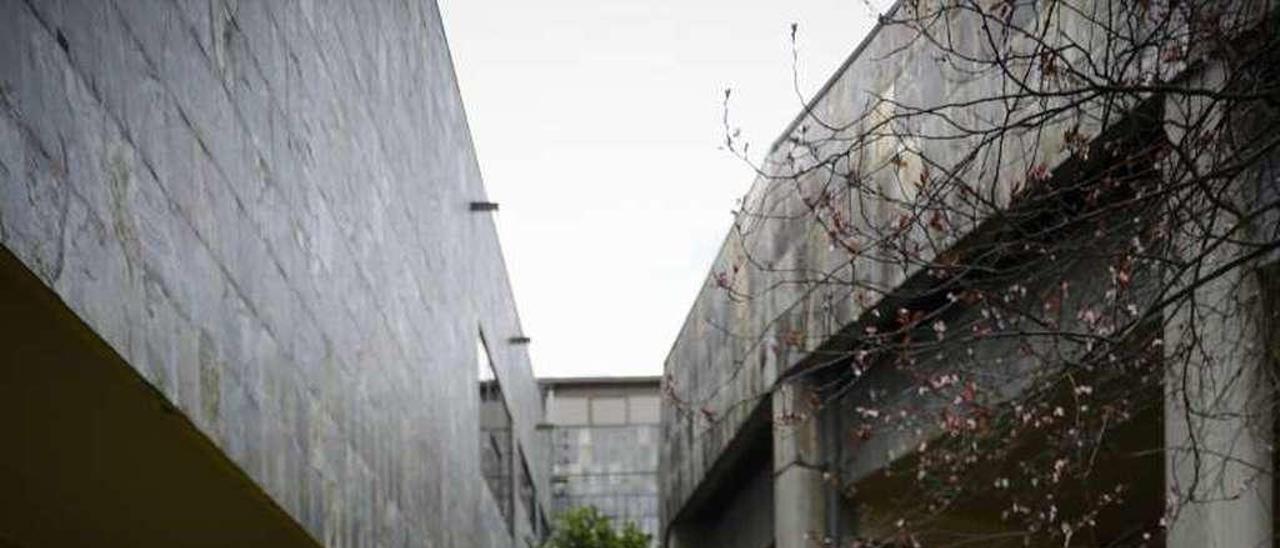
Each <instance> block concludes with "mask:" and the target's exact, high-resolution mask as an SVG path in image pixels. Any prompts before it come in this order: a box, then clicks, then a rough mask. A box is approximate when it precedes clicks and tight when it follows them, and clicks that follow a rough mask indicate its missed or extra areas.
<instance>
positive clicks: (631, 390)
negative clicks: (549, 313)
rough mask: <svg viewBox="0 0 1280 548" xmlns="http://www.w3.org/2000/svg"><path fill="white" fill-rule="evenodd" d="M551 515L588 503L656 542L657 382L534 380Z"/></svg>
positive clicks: (633, 379)
mask: <svg viewBox="0 0 1280 548" xmlns="http://www.w3.org/2000/svg"><path fill="white" fill-rule="evenodd" d="M539 384H540V385H541V388H542V394H543V401H544V402H545V405H546V410H547V423H548V424H547V428H548V432H547V435H548V436H549V437H550V443H551V460H552V469H551V508H552V511H553V514H554V513H560V512H564V511H566V510H569V509H572V508H577V507H583V506H594V507H595V508H597V509H598V510H599V511H600V513H601V514H604V515H605V516H608V517H609V518H610V519H612V520H613V522H614V524H615V526H620V525H622V524H625V523H633V524H635V525H636V526H637V527H639V528H640V530H641V531H643V532H644V533H646V534H648V535H650V536H651V537H652V538H653V539H654V542H655V543H656V542H657V541H658V533H659V523H658V435H659V426H658V418H659V417H658V410H659V393H658V388H659V379H658V378H657V377H604V378H553V379H541V380H540V381H539Z"/></svg>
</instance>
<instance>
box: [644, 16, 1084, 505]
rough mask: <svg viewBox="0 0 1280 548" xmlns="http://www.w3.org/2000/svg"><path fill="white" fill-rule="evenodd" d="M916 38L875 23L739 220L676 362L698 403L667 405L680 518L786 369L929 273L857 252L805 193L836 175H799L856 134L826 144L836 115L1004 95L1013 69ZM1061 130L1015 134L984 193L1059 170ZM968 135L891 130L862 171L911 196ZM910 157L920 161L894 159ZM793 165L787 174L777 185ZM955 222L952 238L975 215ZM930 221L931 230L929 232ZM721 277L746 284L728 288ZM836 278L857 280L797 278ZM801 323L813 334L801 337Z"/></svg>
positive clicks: (961, 32) (973, 36)
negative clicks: (955, 58)
mask: <svg viewBox="0 0 1280 548" xmlns="http://www.w3.org/2000/svg"><path fill="white" fill-rule="evenodd" d="M950 24H951V28H952V29H953V30H954V31H955V32H956V35H955V39H956V40H957V45H956V47H957V48H959V49H960V50H961V51H964V50H966V49H969V48H977V47H980V44H981V37H980V32H981V31H980V28H979V27H978V26H976V25H969V26H966V22H965V21H955V22H952V23H950ZM913 37H914V35H913V32H912V31H911V30H910V29H909V28H907V27H905V26H881V27H877V29H875V30H873V31H872V33H871V34H870V35H869V36H868V37H867V38H866V39H865V40H864V42H863V44H862V45H861V46H859V48H858V49H857V50H856V51H855V52H854V53H853V54H852V55H851V56H850V58H849V60H848V61H847V62H846V64H845V66H843V67H842V68H841V69H840V70H839V71H838V72H837V73H836V74H835V75H834V76H833V77H832V79H831V80H830V81H829V82H828V84H827V86H826V87H825V88H824V89H823V90H822V91H820V92H819V94H818V96H817V97H815V98H814V99H813V100H812V101H811V102H810V105H809V107H808V110H807V111H806V112H805V113H803V114H802V115H801V116H800V117H798V118H797V119H796V121H795V122H794V123H793V125H792V126H791V127H789V128H787V130H786V131H785V132H784V133H783V137H782V138H780V139H779V140H778V142H777V143H775V145H774V148H773V149H772V150H771V152H770V154H769V156H768V158H767V160H766V162H765V165H764V167H763V169H764V170H765V171H766V172H768V173H769V174H770V177H759V178H757V180H756V181H755V183H754V185H753V187H752V189H751V191H750V192H749V193H748V195H747V197H746V199H745V205H744V211H745V213H743V214H740V215H739V216H738V218H737V219H736V220H735V225H734V228H733V229H732V230H731V232H730V234H729V236H728V238H727V239H726V241H725V243H724V244H723V246H722V247H721V249H720V251H719V254H718V256H717V257H716V260H715V263H714V265H713V266H712V275H711V276H710V277H709V280H708V282H707V284H706V285H705V286H704V287H703V289H702V291H701V292H700V293H699V295H698V297H697V299H696V300H695V302H694V304H693V307H692V310H691V311H690V312H689V315H688V317H687V319H686V320H685V324H684V326H683V328H682V329H681V331H680V333H679V335H678V337H677V339H676V341H675V344H674V346H673V347H672V349H671V352H670V354H669V355H668V357H667V360H666V363H665V371H666V373H667V375H668V376H669V379H670V386H671V389H672V390H673V391H674V393H675V395H676V396H677V397H678V398H679V400H680V401H681V402H683V403H685V404H686V405H684V406H667V407H666V408H665V409H664V415H663V425H664V445H663V450H662V454H661V457H662V467H663V469H664V475H665V477H664V479H663V485H662V487H663V511H664V512H665V514H664V516H665V517H664V520H665V521H666V522H667V523H670V521H671V520H672V519H676V517H677V515H678V514H679V513H680V512H681V511H682V509H683V508H684V506H685V503H686V502H687V501H688V500H689V499H690V498H691V497H692V496H693V495H694V492H695V490H697V489H699V486H700V484H701V482H702V479H703V478H704V477H705V475H706V474H707V471H708V470H709V469H710V468H711V467H712V466H713V465H714V464H715V461H716V460H717V459H718V458H719V456H720V455H721V453H722V452H723V450H724V448H725V447H726V445H727V444H729V443H730V441H731V440H732V439H733V438H734V437H735V436H736V435H737V434H738V432H739V431H740V429H741V428H742V427H743V425H744V424H745V422H746V420H747V419H748V417H750V416H751V415H752V413H753V412H754V410H756V409H757V408H758V407H759V406H760V405H761V404H762V402H763V401H764V398H767V397H768V395H769V393H770V391H771V390H773V388H774V386H775V383H776V381H777V380H778V379H779V378H780V377H781V376H783V375H785V374H787V373H788V372H789V371H792V370H793V369H794V368H796V366H797V365H800V364H802V363H805V360H806V359H813V354H812V352H813V351H814V350H815V349H818V348H819V347H820V346H821V345H822V344H824V343H826V342H827V341H828V340H829V339H830V338H831V337H832V335H835V334H837V333H839V332H840V331H841V330H842V329H845V328H846V327H847V326H849V325H851V324H852V323H853V322H854V321H855V320H857V319H858V318H859V317H860V316H861V315H862V314H863V313H864V312H866V311H867V310H869V309H870V308H871V307H875V306H876V305H877V304H878V303H879V300H880V295H883V294H890V293H892V292H893V291H894V290H895V289H896V288H898V287H899V286H900V285H901V284H902V283H903V282H904V281H905V280H907V279H908V278H910V277H911V276H912V275H913V274H915V273H916V272H915V270H909V269H904V268H901V267H896V266H893V265H891V264H889V262H887V261H876V260H873V259H871V258H868V257H859V258H857V259H856V260H855V261H852V263H851V262H850V260H849V256H848V255H847V254H846V253H845V252H844V251H842V250H839V249H838V248H836V247H835V246H833V245H832V242H831V240H830V239H829V238H828V236H827V234H826V231H825V230H823V228H822V227H821V226H820V225H819V224H818V223H815V222H813V221H812V217H811V216H810V215H808V214H807V209H808V206H806V205H805V203H804V198H805V193H806V192H808V191H812V190H814V189H817V188H818V187H819V186H821V185H822V184H824V178H823V177H822V175H823V174H822V173H821V172H818V173H813V174H810V175H804V176H799V177H794V179H793V174H796V173H801V172H803V171H805V170H806V169H808V168H810V167H812V159H813V158H815V157H818V158H824V157H827V156H826V155H828V154H831V153H832V151H833V150H834V149H835V148H836V147H840V146H844V145H843V143H847V141H839V140H837V141H834V142H833V141H827V142H824V141H823V139H824V136H829V135H831V132H830V131H828V130H826V129H824V125H825V126H832V127H842V128H846V129H845V130H844V131H843V133H841V135H844V136H845V137H848V136H850V135H858V134H859V132H861V131H867V130H870V129H871V128H873V127H876V124H879V123H881V122H883V120H885V118H886V117H887V116H889V115H890V113H892V112H893V108H894V107H892V106H889V104H888V103H883V102H879V101H878V98H884V99H888V100H891V101H896V102H898V103H901V104H903V105H936V104H943V103H947V102H954V103H964V102H972V101H976V100H978V99H980V98H984V97H991V96H996V95H999V94H1000V93H1001V86H1002V85H1004V83H1002V82H1001V81H1000V80H999V79H994V78H973V77H971V76H968V75H966V74H964V73H963V71H961V70H959V68H958V67H957V66H947V65H940V64H939V63H938V62H937V60H936V56H935V55H934V54H935V53H936V52H934V51H933V50H932V46H930V45H929V44H928V43H927V41H924V40H913ZM995 108H996V106H995V105H990V104H987V105H983V106H979V107H974V108H969V109H959V110H957V111H955V112H952V113H951V114H952V115H953V116H954V117H956V119H957V120H958V121H959V122H960V123H970V124H971V125H973V126H974V127H984V125H989V124H990V123H991V122H990V120H997V119H1000V117H999V116H994V115H993V114H994V113H995V110H993V109H995ZM818 120H821V123H819V122H818ZM946 130H947V128H946V124H945V123H944V122H943V121H942V120H940V119H923V120H921V121H920V127H918V128H915V131H916V132H917V133H919V134H935V135H936V134H945V133H946ZM1061 133H1062V132H1061V131H1054V130H1053V129H1052V128H1045V129H1044V131H1043V132H1037V134H1036V135H1030V134H1024V133H1022V132H1016V131H1015V132H1011V133H1010V134H1009V135H1008V137H1009V138H1008V140H1007V142H1006V144H1005V150H1004V152H1005V154H1004V156H1003V158H1005V159H1004V163H1003V164H1000V165H999V169H998V171H999V173H1001V174H1005V175H1007V176H1005V175H1002V176H999V177H994V179H995V181H996V182H995V184H994V185H993V186H992V187H991V188H984V189H982V192H986V193H987V194H988V195H989V196H990V197H991V198H992V201H993V202H994V203H1007V202H1008V200H1009V198H1010V195H1011V192H1012V188H1013V185H1014V182H1015V178H1016V177H1015V176H1014V174H1017V175H1021V174H1025V173H1026V171H1027V169H1028V168H1030V167H1031V166H1033V165H1035V164H1036V163H1044V164H1047V165H1048V166H1050V167H1051V168H1052V167H1054V166H1057V165H1058V164H1060V163H1061V162H1062V161H1064V160H1065V159H1066V158H1067V157H1068V156H1069V151H1067V150H1066V149H1065V147H1063V146H1062V145H1063V143H1062V135H1061ZM964 146H965V143H964V142H963V141H961V140H954V141H947V140H932V141H931V140H923V141H921V142H905V141H904V140H902V139H896V138H892V137H887V136H886V137H881V138H878V139H875V140H874V142H873V143H871V144H869V145H868V146H866V147H865V148H864V149H863V150H862V157H860V158H857V162H858V166H859V167H857V168H856V170H857V171H859V172H861V173H865V174H866V177H867V181H868V182H869V183H870V184H874V185H877V186H878V187H879V188H881V189H882V191H883V192H884V193H885V194H886V195H889V196H894V197H896V198H897V199H898V200H900V201H902V202H904V203H910V202H911V201H912V199H913V197H914V196H915V193H916V192H918V189H917V188H916V187H915V185H914V183H913V182H914V181H917V180H919V178H920V172H921V169H922V167H921V166H922V163H921V162H920V161H919V160H918V159H915V158H918V156H925V157H942V158H945V157H947V154H948V153H951V154H952V155H953V156H954V155H956V154H958V152H956V151H963V150H964V149H963V147H964ZM958 147H959V148H958ZM909 151H917V152H912V153H910V154H908V152H909ZM901 156H905V157H907V161H903V162H897V161H894V160H893V159H894V158H895V157H901ZM849 169H854V168H849ZM779 177H781V178H782V180H784V181H787V182H786V183H785V184H775V182H776V181H777V180H778V179H777V178H779ZM849 209H850V211H849V212H848V214H849V216H848V218H850V219H869V221H868V222H869V223H872V224H875V225H886V224H887V223H891V222H894V220H896V219H898V217H899V215H900V214H903V213H905V211H904V210H902V209H900V208H898V207H896V206H894V205H893V204H889V203H887V202H884V201H881V202H879V203H856V202H855V203H852V204H850V206H849ZM955 228H956V230H955V237H954V239H952V240H950V242H951V243H954V241H956V240H958V238H959V237H960V236H962V235H963V234H965V233H967V232H968V231H970V230H973V229H974V226H956V227H955ZM913 230H914V229H913ZM918 232H920V233H921V234H920V236H922V237H923V232H924V230H923V229H921V230H919V231H918ZM922 239H923V238H922ZM936 243H938V242H934V244H936ZM943 247H945V245H944V246H943ZM934 249H936V247H935V246H934V245H932V244H931V245H927V246H925V252H924V253H923V255H922V259H923V260H928V259H929V258H930V257H931V256H932V255H931V253H932V251H931V250H934ZM751 264H755V265H767V267H766V268H756V267H752V266H750V265H751ZM719 275H723V276H724V285H726V286H727V287H729V288H731V290H732V291H726V290H725V289H723V288H722V287H720V285H721V282H720V281H718V280H717V279H716V277H717V276H719ZM822 278H829V279H832V280H835V281H837V282H843V283H831V284H806V283H796V280H802V279H809V280H816V279H822ZM855 285H856V286H860V287H863V288H869V289H868V290H867V291H866V292H865V293H866V294H867V296H869V297H868V298H867V299H865V300H860V299H859V298H857V296H855V295H854V294H853V292H852V289H851V288H852V287H853V286H855ZM731 293H732V294H731ZM740 295H749V296H751V297H750V298H743V297H741V296H740ZM797 334H799V336H800V340H796V339H795V336H796V335H797ZM691 410H692V412H690V411H691Z"/></svg>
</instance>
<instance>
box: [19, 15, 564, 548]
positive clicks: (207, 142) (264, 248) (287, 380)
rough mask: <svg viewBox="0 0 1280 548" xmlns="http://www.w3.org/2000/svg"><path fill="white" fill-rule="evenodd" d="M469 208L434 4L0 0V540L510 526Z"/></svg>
mask: <svg viewBox="0 0 1280 548" xmlns="http://www.w3.org/2000/svg"><path fill="white" fill-rule="evenodd" d="M488 201H489V199H488V198H487V196H486V193H485V189H484V185H483V184H482V181H481V177H480V170H479V168H478V165H477V162H476V157H475V152H474V150H473V148H472V143H471V137H470V134H469V129H468V127H467V121H466V116H465V113H464V110H463V105H462V101H461V99H460V96H459V93H458V88H457V83H456V79H455V76H454V72H453V67H452V64H451V60H450V56H449V49H448V46H447V43H446V41H445V36H444V31H443V28H442V26H441V19H440V13H439V12H438V10H437V8H436V6H435V4H434V3H433V2H429V1H427V2H383V1H378V2H368V3H367V2H361V3H347V2H331V3H326V2H320V3H315V2H224V1H220V0H215V1H211V2H168V3H155V2H135V1H128V0H119V1H106V2H102V1H96V0H95V1H83V2H82V1H69V2H20V1H0V246H2V249H0V273H2V274H3V275H2V276H0V279H2V280H3V283H2V284H0V321H3V324H4V329H3V330H2V334H0V430H3V431H4V432H6V438H7V442H6V444H5V447H6V450H5V451H3V452H0V453H3V454H2V455H0V484H3V485H4V486H5V488H4V494H3V495H0V545H4V546H18V547H36V546H85V545H93V546H211V547H212V546H282V547H283V546H334V547H337V546H387V547H390V546H459V547H464V546H465V547H472V546H493V547H515V546H519V547H525V546H529V545H531V544H536V542H537V541H538V539H539V538H540V537H542V536H543V534H544V533H545V529H546V527H545V521H546V519H545V515H546V514H547V513H548V512H547V509H548V508H549V504H550V500H551V498H550V494H551V490H550V481H549V472H550V466H549V456H548V455H547V454H546V451H545V446H544V444H541V443H538V441H539V438H538V437H537V433H536V431H535V427H536V425H537V424H539V423H540V422H541V421H542V401H541V397H540V394H539V391H538V386H537V383H536V381H535V380H534V378H533V375H532V373H531V368H530V364H529V358H528V354H527V353H526V351H525V344H526V343H527V341H528V339H527V338H525V337H524V333H523V332H522V329H521V326H520V321H519V317H518V315H517V313H516V309H515V304H514V301H513V298H512V295H511V290H510V285H509V283H508V279H507V273H506V269H505V266H504V264H503V259H502V251H501V249H500V246H499V242H498V236H497V232H496V230H495V227H494V223H493V219H492V218H491V216H492V215H493V213H491V209H492V208H490V207H488V206H487V203H488Z"/></svg>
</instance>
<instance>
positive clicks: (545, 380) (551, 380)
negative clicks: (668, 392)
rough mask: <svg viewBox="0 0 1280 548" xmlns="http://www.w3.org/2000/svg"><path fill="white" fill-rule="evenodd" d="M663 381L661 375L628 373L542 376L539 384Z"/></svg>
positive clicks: (643, 382) (579, 384)
mask: <svg viewBox="0 0 1280 548" xmlns="http://www.w3.org/2000/svg"><path fill="white" fill-rule="evenodd" d="M661 382H662V376H661V375H628V376H618V377H608V376H592V377H540V378H538V384H539V385H541V386H552V385H554V386H566V385H576V386H581V385H588V384H613V385H618V384H650V383H653V384H657V383H661Z"/></svg>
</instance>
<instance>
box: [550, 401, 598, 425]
mask: <svg viewBox="0 0 1280 548" xmlns="http://www.w3.org/2000/svg"><path fill="white" fill-rule="evenodd" d="M547 404H548V405H547V416H548V418H549V419H550V420H551V422H552V423H553V424H587V423H588V422H589V420H588V416H587V398H574V397H552V398H550V399H549V400H548V402H547Z"/></svg>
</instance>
